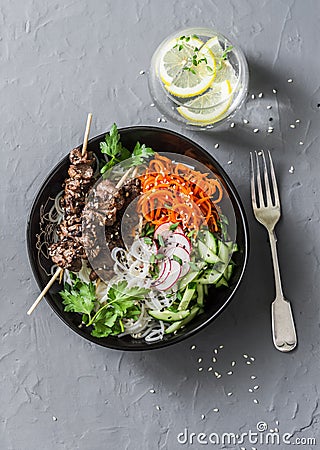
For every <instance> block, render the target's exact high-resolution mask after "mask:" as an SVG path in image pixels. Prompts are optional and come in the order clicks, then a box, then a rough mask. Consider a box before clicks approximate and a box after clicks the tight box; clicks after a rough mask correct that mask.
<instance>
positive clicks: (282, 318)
mask: <svg viewBox="0 0 320 450" xmlns="http://www.w3.org/2000/svg"><path fill="white" fill-rule="evenodd" d="M269 240H270V246H271V253H272V261H273V270H274V279H275V286H276V299H275V301H274V302H273V303H272V309H271V318H272V334H273V342H274V345H275V347H276V348H277V349H278V350H280V351H282V352H288V351H291V350H293V349H294V348H295V347H296V345H297V335H296V330H295V325H294V320H293V314H292V310H291V305H290V303H289V302H288V301H287V300H285V298H284V295H283V291H282V284H281V277H280V269H279V261H278V253H277V238H276V235H275V232H274V230H272V231H269Z"/></svg>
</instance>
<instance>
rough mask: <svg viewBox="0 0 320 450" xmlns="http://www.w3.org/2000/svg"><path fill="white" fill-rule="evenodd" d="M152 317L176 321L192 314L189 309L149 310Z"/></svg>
mask: <svg viewBox="0 0 320 450" xmlns="http://www.w3.org/2000/svg"><path fill="white" fill-rule="evenodd" d="M148 313H149V314H150V316H151V317H154V318H155V319H158V320H163V321H164V322H175V321H176V320H182V319H185V318H186V317H188V315H189V314H190V311H189V310H186V311H179V312H173V311H169V310H167V309H165V310H164V311H159V310H153V309H152V310H150V311H148Z"/></svg>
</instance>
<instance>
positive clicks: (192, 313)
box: [165, 306, 200, 334]
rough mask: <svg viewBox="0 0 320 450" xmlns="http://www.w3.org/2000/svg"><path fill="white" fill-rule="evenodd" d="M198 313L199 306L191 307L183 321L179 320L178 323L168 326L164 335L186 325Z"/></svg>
mask: <svg viewBox="0 0 320 450" xmlns="http://www.w3.org/2000/svg"><path fill="white" fill-rule="evenodd" d="M199 311H200V308H199V306H193V307H192V308H191V311H190V314H189V315H188V317H187V318H186V319H184V320H179V321H178V322H174V323H173V324H172V325H170V326H169V327H168V328H167V329H166V331H165V334H170V333H173V332H174V331H177V330H179V328H181V327H183V326H185V325H187V323H189V322H191V320H193V319H194V318H195V317H196V315H197V314H198V312H199Z"/></svg>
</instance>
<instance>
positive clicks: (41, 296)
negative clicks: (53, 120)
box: [27, 113, 92, 316]
mask: <svg viewBox="0 0 320 450" xmlns="http://www.w3.org/2000/svg"><path fill="white" fill-rule="evenodd" d="M91 121H92V113H89V114H88V118H87V125H86V131H85V133H84V138H83V145H82V156H84V154H85V153H86V151H87V146H88V139H89V133H90V127H91ZM61 272H63V269H62V268H61V267H58V269H57V270H56V272H55V274H54V275H53V276H52V278H51V280H49V282H48V284H47V285H46V287H45V288H44V289H43V291H42V292H41V294H40V295H39V297H38V298H37V299H36V301H35V302H34V303H33V305H32V306H31V307H30V308H29V309H28V311H27V314H28V316H30V314H32V313H33V311H34V310H35V309H36V307H37V306H38V305H39V303H40V302H41V300H42V299H43V297H44V296H45V295H46V293H47V292H48V290H49V289H50V288H51V286H52V285H53V283H54V282H55V281H56V279H57V278H58V276H59V275H61Z"/></svg>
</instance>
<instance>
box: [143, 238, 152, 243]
mask: <svg viewBox="0 0 320 450" xmlns="http://www.w3.org/2000/svg"><path fill="white" fill-rule="evenodd" d="M143 240H144V242H145V243H146V244H147V245H152V242H153V240H152V239H151V238H149V237H145V238H144V239H143Z"/></svg>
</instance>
